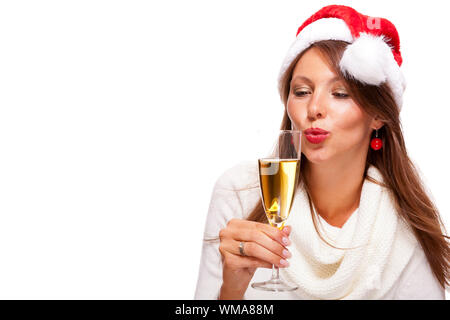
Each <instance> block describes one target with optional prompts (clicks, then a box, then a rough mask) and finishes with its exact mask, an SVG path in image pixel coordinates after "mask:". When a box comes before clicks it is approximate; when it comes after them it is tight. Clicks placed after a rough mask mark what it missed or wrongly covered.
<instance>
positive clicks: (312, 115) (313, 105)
mask: <svg viewBox="0 0 450 320" xmlns="http://www.w3.org/2000/svg"><path fill="white" fill-rule="evenodd" d="M325 100H326V97H325V94H324V93H320V92H317V91H316V92H314V94H313V95H312V99H311V100H310V101H309V103H308V118H309V120H310V121H314V120H315V119H321V118H323V117H325V115H326V101H325Z"/></svg>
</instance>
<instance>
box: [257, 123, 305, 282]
mask: <svg viewBox="0 0 450 320" xmlns="http://www.w3.org/2000/svg"><path fill="white" fill-rule="evenodd" d="M301 134H302V132H301V131H296V130H281V131H280V132H279V135H278V141H277V143H275V147H274V149H273V151H272V153H271V154H270V155H269V156H267V157H264V158H260V159H258V168H259V186H260V194H261V200H262V204H263V207H264V210H265V212H266V216H267V220H268V221H269V224H270V225H271V226H273V227H275V228H278V229H280V230H282V229H283V227H284V225H285V223H286V220H287V219H288V217H289V213H290V211H291V207H292V202H293V201H294V196H295V192H296V190H297V187H298V181H299V174H300V160H301ZM252 287H253V288H255V289H260V290H266V291H292V290H296V289H297V288H298V287H297V286H296V285H295V284H292V283H288V282H286V281H285V280H282V279H281V278H280V275H279V270H278V267H276V266H275V265H272V278H271V279H270V280H267V281H264V282H258V283H252Z"/></svg>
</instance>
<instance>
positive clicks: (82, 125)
mask: <svg viewBox="0 0 450 320" xmlns="http://www.w3.org/2000/svg"><path fill="white" fill-rule="evenodd" d="M332 3H337V4H348V5H351V6H353V7H354V8H355V9H356V10H358V11H360V12H362V13H364V14H368V15H370V16H380V17H385V18H388V19H389V20H391V21H392V22H393V23H394V24H395V25H396V26H397V29H398V31H399V33H400V39H401V44H402V47H401V48H402V55H403V58H404V63H403V66H402V68H403V72H404V74H405V76H406V79H407V81H408V88H407V90H406V92H405V95H404V106H403V111H402V122H403V129H404V135H405V140H406V145H407V148H408V151H409V155H410V156H411V158H412V159H413V161H415V162H416V163H417V165H418V167H419V168H420V170H421V171H422V173H423V175H424V177H425V178H426V183H427V187H428V188H429V189H430V190H431V193H432V195H433V197H434V199H435V201H436V204H437V206H438V208H439V209H440V210H441V214H442V216H443V218H444V219H445V221H446V225H447V228H448V225H449V224H448V222H449V219H450V198H449V197H448V196H447V190H448V185H447V181H448V179H449V173H448V164H447V162H448V158H447V154H448V150H447V145H448V141H447V139H448V136H449V135H448V128H449V127H448V117H449V115H450V103H449V100H448V94H449V89H448V84H449V82H448V80H447V76H448V74H449V73H450V63H449V61H448V50H447V49H448V41H446V40H445V39H446V36H447V34H446V31H447V30H448V14H447V12H446V10H443V9H444V3H445V2H444V1H440V2H438V1H427V3H426V5H424V3H423V1H417V2H413V1H408V3H407V5H406V6H405V3H404V2H400V1H355V2H353V1H340V2H339V1H338V2H329V1H300V0H297V1H280V2H275V1H221V2H219V1H164V2H163V1H160V2H158V4H156V3H155V2H152V1H79V0H78V1H4V2H1V3H0V260H1V261H0V298H3V299H5V298H6V299H16V298H20V299H50V298H53V299H191V298H193V296H194V291H195V286H196V281H197V274H198V267H199V260H200V253H201V239H202V233H203V227H204V223H205V218H206V214H207V210H208V205H209V201H210V196H211V192H212V188H213V185H214V183H215V181H216V179H217V178H218V177H219V175H220V174H221V173H222V172H223V171H224V170H226V169H227V168H229V167H231V166H233V165H234V164H235V163H237V162H239V161H242V160H247V159H255V157H256V155H255V154H256V153H255V150H256V147H255V146H256V145H257V144H256V143H255V139H256V138H257V137H261V136H265V135H266V136H270V134H269V135H268V134H267V133H268V132H273V130H276V129H278V128H279V125H280V121H281V116H282V110H283V106H282V104H281V101H280V99H279V97H278V93H277V90H276V77H277V74H278V70H279V67H280V64H281V61H282V59H283V58H284V55H285V53H286V51H287V49H288V47H289V46H290V44H291V43H292V41H293V40H294V39H295V34H296V31H297V28H298V27H299V26H300V24H301V23H302V22H303V21H304V20H305V19H306V18H308V17H309V16H310V15H312V14H313V13H314V12H316V11H317V10H319V9H320V8H321V7H322V6H324V5H328V4H332Z"/></svg>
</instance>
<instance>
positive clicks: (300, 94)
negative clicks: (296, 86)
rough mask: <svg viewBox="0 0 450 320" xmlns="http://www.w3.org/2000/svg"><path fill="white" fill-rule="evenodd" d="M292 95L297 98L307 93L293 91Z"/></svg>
mask: <svg viewBox="0 0 450 320" xmlns="http://www.w3.org/2000/svg"><path fill="white" fill-rule="evenodd" d="M294 94H295V96H297V97H303V96H304V95H306V94H308V91H295V92H294Z"/></svg>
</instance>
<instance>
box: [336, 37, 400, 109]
mask: <svg viewBox="0 0 450 320" xmlns="http://www.w3.org/2000/svg"><path fill="white" fill-rule="evenodd" d="M391 50H392V49H391V47H390V46H389V44H388V43H387V42H386V41H385V40H384V36H383V35H380V36H375V35H371V34H368V33H365V32H362V33H360V35H359V37H358V38H357V39H356V40H355V41H354V42H353V43H352V44H350V45H348V46H347V48H346V49H345V51H344V54H343V55H342V58H341V61H340V63H339V66H340V68H341V71H342V73H344V74H346V75H348V76H350V77H353V78H355V79H357V80H358V81H360V82H362V83H364V84H370V85H375V86H378V85H380V84H382V83H384V82H388V85H389V87H390V88H391V90H392V92H393V94H394V98H395V100H396V102H397V104H398V106H399V108H401V106H402V94H403V91H404V90H405V87H406V83H405V79H404V77H403V74H402V71H401V69H400V67H399V65H398V64H397V62H396V61H395V59H394V56H393V54H392V51H391Z"/></svg>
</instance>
